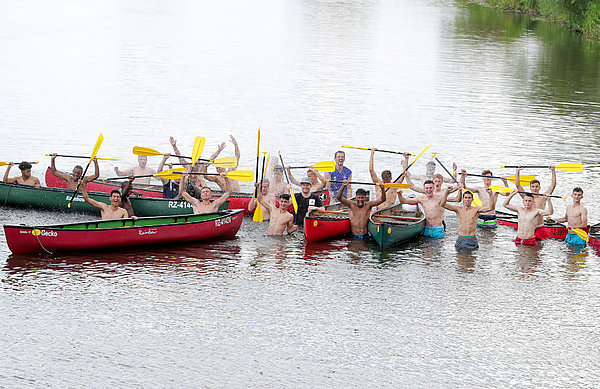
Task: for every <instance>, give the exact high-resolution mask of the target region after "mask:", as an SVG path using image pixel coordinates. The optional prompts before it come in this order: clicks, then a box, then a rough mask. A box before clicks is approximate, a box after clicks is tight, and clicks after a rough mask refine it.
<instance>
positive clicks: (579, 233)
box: [571, 228, 590, 242]
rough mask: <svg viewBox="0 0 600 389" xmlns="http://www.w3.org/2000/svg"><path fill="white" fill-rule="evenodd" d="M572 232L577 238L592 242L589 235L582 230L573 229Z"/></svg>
mask: <svg viewBox="0 0 600 389" xmlns="http://www.w3.org/2000/svg"><path fill="white" fill-rule="evenodd" d="M571 231H573V232H574V233H576V234H577V236H579V237H580V238H581V239H583V240H585V241H586V242H589V241H590V237H589V235H588V233H587V232H585V231H584V230H582V229H581V228H571Z"/></svg>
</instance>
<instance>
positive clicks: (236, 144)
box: [229, 135, 241, 170]
mask: <svg viewBox="0 0 600 389" xmlns="http://www.w3.org/2000/svg"><path fill="white" fill-rule="evenodd" d="M229 137H230V138H231V143H233V147H234V149H235V158H236V160H237V161H236V163H235V166H234V167H233V169H231V170H235V169H237V167H238V164H239V163H240V155H241V154H240V147H239V146H238V143H237V141H236V140H235V138H234V137H233V135H229Z"/></svg>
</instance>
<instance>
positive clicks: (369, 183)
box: [327, 180, 393, 186]
mask: <svg viewBox="0 0 600 389" xmlns="http://www.w3.org/2000/svg"><path fill="white" fill-rule="evenodd" d="M327 181H329V182H335V183H337V184H341V183H343V182H344V181H336V180H327ZM348 184H356V185H379V184H376V183H374V182H361V181H348ZM388 184H393V182H388ZM383 185H384V186H385V183H384V184H383Z"/></svg>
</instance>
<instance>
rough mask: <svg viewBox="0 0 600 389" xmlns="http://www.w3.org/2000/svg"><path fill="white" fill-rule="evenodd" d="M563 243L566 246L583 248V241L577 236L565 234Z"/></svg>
mask: <svg viewBox="0 0 600 389" xmlns="http://www.w3.org/2000/svg"><path fill="white" fill-rule="evenodd" d="M565 242H567V244H573V245H577V246H585V240H583V239H581V238H580V237H579V235H577V234H567V237H566V238H565Z"/></svg>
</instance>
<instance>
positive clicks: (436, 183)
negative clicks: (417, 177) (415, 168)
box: [405, 172, 460, 203]
mask: <svg viewBox="0 0 600 389" xmlns="http://www.w3.org/2000/svg"><path fill="white" fill-rule="evenodd" d="M405 176H406V182H408V185H409V187H410V189H411V190H413V191H415V192H418V193H425V189H424V187H422V186H416V185H415V184H414V183H413V182H412V180H411V179H410V173H409V172H406V174H405ZM432 181H433V194H434V195H436V196H441V195H442V192H443V191H442V185H443V184H444V177H443V176H442V175H441V174H439V173H438V174H434V175H433V180H432ZM453 182H454V181H453ZM457 190H458V188H457V187H451V188H450V191H449V192H448V193H453V192H456V191H457ZM446 201H450V202H453V203H458V202H459V201H460V195H459V194H458V193H457V194H456V196H454V197H452V198H450V199H447V200H446Z"/></svg>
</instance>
